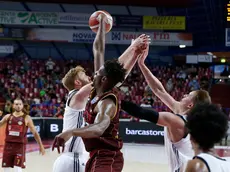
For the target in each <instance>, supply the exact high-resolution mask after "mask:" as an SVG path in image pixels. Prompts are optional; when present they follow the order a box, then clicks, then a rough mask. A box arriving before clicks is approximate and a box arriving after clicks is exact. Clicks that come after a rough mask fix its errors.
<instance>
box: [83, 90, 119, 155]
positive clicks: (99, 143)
mask: <svg viewBox="0 0 230 172" xmlns="http://www.w3.org/2000/svg"><path fill="white" fill-rule="evenodd" d="M105 98H111V99H112V100H114V103H115V104H116V108H117V109H116V112H115V114H114V116H113V117H111V119H110V124H109V126H108V128H107V129H106V130H105V132H104V133H103V134H102V135H101V136H100V137H97V138H83V141H84V143H85V148H86V150H87V151H88V152H91V153H93V152H94V151H97V150H100V149H106V150H111V151H119V150H120V149H121V148H122V146H123V142H122V140H121V139H120V138H119V136H118V129H119V111H120V105H119V98H118V96H117V92H116V90H115V89H114V90H111V91H109V92H106V93H104V94H103V95H101V96H97V95H96V91H95V90H94V89H93V90H92V91H91V94H90V97H89V100H88V103H87V105H86V111H85V114H84V117H85V120H86V122H87V123H88V124H94V121H95V118H96V116H97V113H94V109H95V107H96V106H97V104H98V103H99V102H100V101H101V100H103V99H105Z"/></svg>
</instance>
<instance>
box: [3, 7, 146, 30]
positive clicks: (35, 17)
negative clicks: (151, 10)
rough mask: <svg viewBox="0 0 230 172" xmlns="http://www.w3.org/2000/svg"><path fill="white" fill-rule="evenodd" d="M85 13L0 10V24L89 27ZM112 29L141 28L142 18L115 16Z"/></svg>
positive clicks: (88, 16) (87, 16)
mask: <svg viewBox="0 0 230 172" xmlns="http://www.w3.org/2000/svg"><path fill="white" fill-rule="evenodd" d="M90 16H91V14H89V13H88V14H87V13H60V12H35V11H34V12H33V11H32V12H29V11H2V10H0V24H7V25H10V24H12V25H51V26H76V27H89V18H90ZM113 19H114V27H136V28H143V17H142V16H129V15H121V16H120V15H115V16H113Z"/></svg>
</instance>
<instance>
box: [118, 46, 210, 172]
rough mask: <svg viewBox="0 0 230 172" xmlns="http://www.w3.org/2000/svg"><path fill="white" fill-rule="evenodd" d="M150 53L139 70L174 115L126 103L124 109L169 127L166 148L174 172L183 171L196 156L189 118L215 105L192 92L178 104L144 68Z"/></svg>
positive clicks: (200, 92)
mask: <svg viewBox="0 0 230 172" xmlns="http://www.w3.org/2000/svg"><path fill="white" fill-rule="evenodd" d="M147 55H148V49H147V50H146V51H145V52H144V53H143V54H142V56H141V57H140V58H139V60H138V64H139V67H140V69H141V71H142V73H143V75H144V77H145V79H146V81H147V83H148V85H149V86H150V88H151V90H152V91H153V93H154V94H155V95H156V96H157V97H158V98H160V99H161V101H162V102H164V103H165V104H166V105H167V106H168V107H169V108H170V109H171V110H172V111H173V112H174V113H170V112H159V113H158V112H157V111H155V110H153V109H149V108H142V107H139V106H137V105H135V104H133V103H131V102H126V101H122V103H121V109H123V110H125V111H126V112H128V113H129V114H130V115H132V116H135V117H137V118H141V119H145V120H148V121H150V122H153V123H155V124H157V125H160V126H164V127H165V134H164V139H165V148H166V153H167V155H168V160H169V166H170V171H171V172H177V171H180V168H181V167H183V165H184V164H185V163H186V162H187V161H188V160H189V159H191V158H192V157H193V155H194V153H193V150H192V145H191V142H190V136H189V134H188V132H187V130H186V128H185V123H186V114H187V112H188V111H189V110H190V109H191V108H192V107H193V106H194V105H195V104H196V103H197V102H209V103H210V102H211V98H210V96H209V94H208V92H207V91H204V90H198V91H192V92H190V93H189V94H188V95H185V96H184V98H183V99H182V100H181V101H180V102H178V101H176V100H175V99H174V98H173V97H172V96H170V95H169V94H168V93H167V92H166V90H165V89H164V87H163V85H162V84H161V82H160V81H159V80H158V79H157V78H156V77H155V76H154V75H153V74H152V73H151V71H150V70H149V69H148V68H147V66H146V65H145V64H144V61H145V59H146V57H147Z"/></svg>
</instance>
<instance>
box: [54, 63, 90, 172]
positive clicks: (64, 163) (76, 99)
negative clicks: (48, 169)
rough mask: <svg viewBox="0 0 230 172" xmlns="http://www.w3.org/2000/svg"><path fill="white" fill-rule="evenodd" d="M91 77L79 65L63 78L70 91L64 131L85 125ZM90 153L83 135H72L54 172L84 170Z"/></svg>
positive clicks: (78, 171) (79, 171) (55, 163)
mask: <svg viewBox="0 0 230 172" xmlns="http://www.w3.org/2000/svg"><path fill="white" fill-rule="evenodd" d="M90 82H91V81H90V78H89V77H88V76H87V75H86V73H85V70H84V68H82V67H81V66H77V67H75V68H72V69H70V70H69V71H68V73H67V74H66V75H65V77H64V78H63V79H62V83H63V85H64V87H65V88H66V89H67V90H68V91H69V93H68V97H67V101H66V107H65V113H64V118H63V132H64V131H66V130H69V129H75V128H81V127H83V126H84V123H83V113H84V110H85V105H86V102H87V97H88V96H87V95H86V94H87V93H86V92H90V88H91V87H89V90H88V91H87V87H84V88H82V87H83V86H85V85H87V84H89V83H90ZM88 157H89V154H88V153H87V152H86V150H85V146H84V143H83V141H82V139H81V137H71V138H70V139H69V140H68V141H67V142H66V143H65V150H64V153H63V154H61V156H59V157H58V158H57V160H56V161H55V162H54V165H53V172H66V171H68V172H84V171H85V164H86V162H87V160H88Z"/></svg>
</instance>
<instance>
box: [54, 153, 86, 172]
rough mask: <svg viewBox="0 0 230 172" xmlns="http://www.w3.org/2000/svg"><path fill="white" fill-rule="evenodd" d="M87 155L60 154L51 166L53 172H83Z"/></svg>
mask: <svg viewBox="0 0 230 172" xmlns="http://www.w3.org/2000/svg"><path fill="white" fill-rule="evenodd" d="M87 161H88V154H80V155H79V154H78V153H73V152H66V153H63V154H61V156H59V157H58V158H57V159H56V161H55V162H54V165H53V172H85V166H86V163H87Z"/></svg>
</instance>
